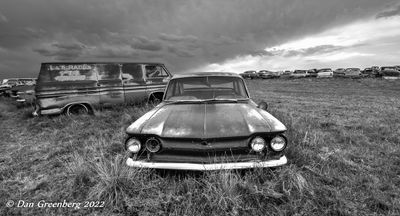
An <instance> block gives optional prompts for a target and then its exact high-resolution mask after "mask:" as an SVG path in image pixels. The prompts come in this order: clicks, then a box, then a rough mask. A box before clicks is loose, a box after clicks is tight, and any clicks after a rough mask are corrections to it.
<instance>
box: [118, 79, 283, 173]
mask: <svg viewBox="0 0 400 216" xmlns="http://www.w3.org/2000/svg"><path fill="white" fill-rule="evenodd" d="M266 109H267V104H266V103H265V102H261V103H260V104H259V105H257V104H256V103H255V102H254V101H253V100H252V99H251V98H250V96H249V92H248V90H247V88H246V85H245V82H244V80H243V78H242V77H240V76H239V75H237V74H233V73H217V72H210V73H195V74H185V75H183V74H182V75H176V76H174V77H173V78H172V79H171V80H170V81H169V83H168V85H167V88H166V92H165V94H164V98H163V101H162V102H161V103H160V104H159V105H157V106H156V107H155V108H154V109H152V110H151V111H149V112H147V113H146V114H144V115H143V116H142V117H140V118H139V119H137V120H136V121H135V122H134V123H132V124H131V125H130V126H129V127H128V128H127V129H126V133H127V139H126V140H125V149H126V150H127V154H128V159H127V161H126V163H127V165H128V166H131V167H141V168H155V169H175V170H219V169H247V168H255V167H276V166H281V165H284V164H286V163H287V158H286V156H285V154H284V152H285V151H284V150H285V149H286V146H287V142H288V141H287V138H286V136H285V135H284V132H285V131H286V130H287V129H286V127H285V125H283V124H282V123H281V122H280V121H279V120H278V119H276V118H275V117H274V116H272V115H271V114H270V113H268V112H267V111H266Z"/></svg>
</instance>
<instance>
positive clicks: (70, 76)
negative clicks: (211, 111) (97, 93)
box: [54, 70, 86, 81]
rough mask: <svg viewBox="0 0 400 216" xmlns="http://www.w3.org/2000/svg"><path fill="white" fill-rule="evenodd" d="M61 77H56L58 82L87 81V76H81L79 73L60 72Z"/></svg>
mask: <svg viewBox="0 0 400 216" xmlns="http://www.w3.org/2000/svg"><path fill="white" fill-rule="evenodd" d="M59 74H60V75H59V76H56V77H54V79H55V80H57V81H76V80H85V79H86V76H85V75H81V74H80V72H79V71H77V70H75V71H60V73H59Z"/></svg>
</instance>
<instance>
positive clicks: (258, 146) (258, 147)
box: [250, 137, 265, 152]
mask: <svg viewBox="0 0 400 216" xmlns="http://www.w3.org/2000/svg"><path fill="white" fill-rule="evenodd" d="M250 146H251V149H253V151H255V152H261V151H262V150H264V148H265V140H264V139H263V138H261V137H255V138H254V139H253V140H251V143H250Z"/></svg>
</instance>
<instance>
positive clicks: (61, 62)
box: [42, 61, 164, 65]
mask: <svg viewBox="0 0 400 216" xmlns="http://www.w3.org/2000/svg"><path fill="white" fill-rule="evenodd" d="M127 63H130V64H162V65H164V63H160V62H101V61H100V62H42V64H127Z"/></svg>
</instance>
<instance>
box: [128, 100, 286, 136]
mask: <svg viewBox="0 0 400 216" xmlns="http://www.w3.org/2000/svg"><path fill="white" fill-rule="evenodd" d="M285 130H286V127H285V126H284V125H283V124H282V123H281V122H280V121H279V120H277V119H276V118H275V117H273V116H272V115H271V114H269V113H268V112H266V111H265V110H262V109H259V108H257V107H254V106H253V105H251V104H247V103H198V104H161V105H159V106H157V107H156V108H154V109H153V110H151V111H150V112H148V113H146V114H145V115H143V116H142V117H141V118H139V119H138V120H137V121H135V122H134V123H133V124H132V125H130V126H129V127H128V128H127V133H129V134H139V133H141V134H153V135H157V136H160V137H166V138H200V139H207V138H224V137H240V136H250V135H251V134H254V133H263V132H275V131H276V132H278V131H285Z"/></svg>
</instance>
